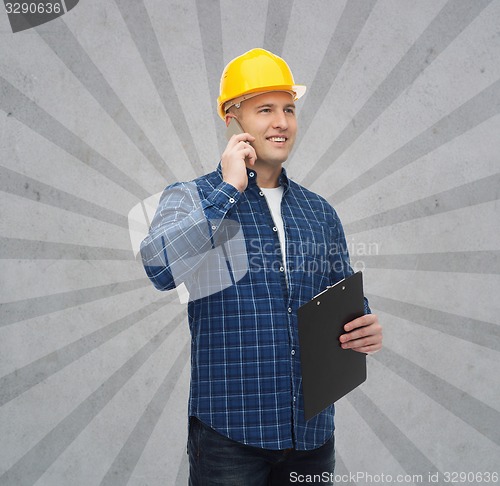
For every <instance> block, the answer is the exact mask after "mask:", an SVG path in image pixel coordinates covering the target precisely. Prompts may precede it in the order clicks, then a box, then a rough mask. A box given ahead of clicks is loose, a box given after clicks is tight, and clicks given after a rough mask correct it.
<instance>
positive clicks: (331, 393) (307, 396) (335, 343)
mask: <svg viewBox="0 0 500 486" xmlns="http://www.w3.org/2000/svg"><path fill="white" fill-rule="evenodd" d="M364 313H365V309H364V300H363V276H362V273H361V272H356V273H354V274H353V275H350V276H349V277H347V278H345V279H343V280H341V281H339V282H337V283H336V284H335V285H333V286H332V287H328V288H327V289H326V290H324V291H323V292H321V293H320V294H318V295H316V296H315V297H313V299H312V300H310V301H309V302H307V303H306V304H304V305H302V306H301V307H299V309H298V321H299V344H300V362H301V367H302V389H303V394H304V412H305V419H306V420H309V419H311V418H313V417H314V416H315V415H317V414H318V413H319V412H321V411H322V410H324V409H325V408H326V407H328V406H330V405H331V404H332V403H334V402H336V401H337V400H338V399H339V398H342V397H343V396H344V395H346V394H347V393H349V392H350V391H352V390H353V389H354V388H356V387H357V386H359V385H360V384H361V383H363V382H364V381H365V380H366V354H365V353H360V352H358V351H353V350H352V349H342V348H341V346H340V342H339V337H340V336H341V335H342V334H344V333H345V331H344V325H345V324H347V323H348V322H349V321H352V320H353V319H356V318H357V317H361V316H362V315H364Z"/></svg>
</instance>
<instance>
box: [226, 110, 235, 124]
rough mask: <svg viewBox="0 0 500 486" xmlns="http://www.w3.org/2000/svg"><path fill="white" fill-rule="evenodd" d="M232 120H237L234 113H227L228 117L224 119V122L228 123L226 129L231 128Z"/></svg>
mask: <svg viewBox="0 0 500 486" xmlns="http://www.w3.org/2000/svg"><path fill="white" fill-rule="evenodd" d="M231 118H236V116H235V115H233V113H226V117H225V118H224V121H225V122H226V127H227V126H229V122H230V121H231Z"/></svg>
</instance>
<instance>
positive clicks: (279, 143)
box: [235, 91, 297, 166]
mask: <svg viewBox="0 0 500 486" xmlns="http://www.w3.org/2000/svg"><path fill="white" fill-rule="evenodd" d="M235 114H236V116H237V118H238V121H239V122H240V123H241V125H242V127H243V129H244V130H245V132H247V133H249V134H250V135H253V136H254V137H255V141H254V142H252V146H253V148H254V149H255V152H256V153H257V160H258V161H260V162H262V163H265V164H269V165H272V166H278V165H281V164H282V163H283V162H285V160H286V159H287V158H288V156H289V154H290V152H291V150H292V147H293V144H294V142H295V137H296V134H297V119H296V117H295V105H294V103H293V97H292V95H291V94H290V93H286V92H284V91H273V92H270V93H264V94H261V95H258V96H254V97H253V98H250V99H248V100H246V101H244V102H243V103H241V107H240V109H239V110H237V111H236V112H235Z"/></svg>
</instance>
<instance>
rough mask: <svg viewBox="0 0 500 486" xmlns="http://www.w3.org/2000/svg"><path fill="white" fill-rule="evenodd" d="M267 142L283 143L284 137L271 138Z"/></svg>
mask: <svg viewBox="0 0 500 486" xmlns="http://www.w3.org/2000/svg"><path fill="white" fill-rule="evenodd" d="M269 140H271V142H284V141H285V140H286V139H285V137H271V138H270V139H269Z"/></svg>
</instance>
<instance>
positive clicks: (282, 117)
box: [273, 111, 288, 130]
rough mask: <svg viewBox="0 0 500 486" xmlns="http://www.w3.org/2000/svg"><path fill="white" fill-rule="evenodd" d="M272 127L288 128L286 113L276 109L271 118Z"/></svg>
mask: <svg viewBox="0 0 500 486" xmlns="http://www.w3.org/2000/svg"><path fill="white" fill-rule="evenodd" d="M273 128H279V129H281V130H286V129H287V128H288V120H287V119H286V114H285V113H284V112H282V111H277V112H276V114H275V116H274V119H273Z"/></svg>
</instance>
